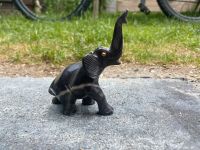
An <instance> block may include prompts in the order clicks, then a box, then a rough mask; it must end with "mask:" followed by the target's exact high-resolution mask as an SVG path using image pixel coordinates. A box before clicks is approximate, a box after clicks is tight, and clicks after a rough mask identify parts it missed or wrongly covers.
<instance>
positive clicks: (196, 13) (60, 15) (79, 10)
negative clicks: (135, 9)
mask: <svg viewBox="0 0 200 150" xmlns="http://www.w3.org/2000/svg"><path fill="white" fill-rule="evenodd" d="M13 1H14V2H15V4H16V6H17V8H18V9H19V10H20V11H21V12H22V14H23V15H25V16H26V17H27V18H29V19H32V20H38V19H44V20H45V19H47V20H65V19H71V18H72V17H73V16H81V15H82V14H83V13H84V12H85V11H86V10H87V9H88V8H89V6H90V4H91V3H92V0H59V2H58V1H56V0H13ZM157 3H158V5H159V7H160V8H161V10H162V11H163V13H164V14H165V15H166V16H168V17H173V18H176V19H179V20H183V21H191V22H200V0H157ZM138 6H139V8H140V10H141V11H142V12H144V13H145V14H149V13H150V10H149V9H148V7H147V6H146V0H140V3H139V5H138ZM70 8H72V9H70Z"/></svg>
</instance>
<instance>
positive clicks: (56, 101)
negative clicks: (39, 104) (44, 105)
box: [52, 97, 61, 104]
mask: <svg viewBox="0 0 200 150" xmlns="http://www.w3.org/2000/svg"><path fill="white" fill-rule="evenodd" d="M52 104H61V102H60V101H59V100H58V99H57V98H56V97H54V98H53V99H52Z"/></svg>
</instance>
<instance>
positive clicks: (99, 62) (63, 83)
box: [49, 11, 128, 116]
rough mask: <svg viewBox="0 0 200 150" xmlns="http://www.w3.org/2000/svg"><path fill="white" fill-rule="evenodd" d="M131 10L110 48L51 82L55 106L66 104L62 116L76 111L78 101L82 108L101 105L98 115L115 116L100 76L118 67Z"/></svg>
mask: <svg viewBox="0 0 200 150" xmlns="http://www.w3.org/2000/svg"><path fill="white" fill-rule="evenodd" d="M127 15H128V11H125V12H124V13H123V14H122V15H121V16H120V17H119V18H118V19H117V21H116V23H115V28H114V33H113V39H112V43H111V46H110V48H104V47H98V48H97V49H95V50H94V51H93V52H90V53H89V54H87V55H86V56H85V57H83V59H82V61H80V62H77V63H74V64H71V65H69V66H68V67H66V68H65V69H64V70H63V72H61V73H60V74H59V75H58V76H57V77H56V78H55V79H54V81H53V82H52V83H51V85H50V87H49V93H50V94H51V95H53V96H54V98H53V99H52V103H53V104H62V105H63V114H64V115H72V114H74V113H75V112H76V105H75V103H76V100H77V99H82V105H93V104H94V103H95V101H96V102H97V104H98V109H99V111H98V113H97V114H99V115H104V116H106V115H111V114H113V107H112V106H110V105H109V104H108V102H107V101H106V97H105V95H104V93H103V91H102V89H101V88H100V86H99V76H100V74H101V73H102V71H103V70H104V68H105V67H107V66H110V65H119V64H120V61H119V59H120V57H121V55H122V49H123V34H122V24H124V23H127V21H126V18H127Z"/></svg>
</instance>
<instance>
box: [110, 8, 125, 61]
mask: <svg viewBox="0 0 200 150" xmlns="http://www.w3.org/2000/svg"><path fill="white" fill-rule="evenodd" d="M127 15H128V11H125V12H124V13H123V14H122V15H121V16H120V17H119V18H118V19H117V21H116V23H115V28H114V33H113V39H112V44H111V46H110V52H111V53H112V57H113V58H115V59H119V58H120V57H121V55H122V49H123V33H122V24H123V23H126V17H127Z"/></svg>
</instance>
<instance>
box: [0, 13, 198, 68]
mask: <svg viewBox="0 0 200 150" xmlns="http://www.w3.org/2000/svg"><path fill="white" fill-rule="evenodd" d="M118 15H119V14H116V15H108V14H103V15H102V16H100V18H99V19H98V20H95V19H93V18H92V17H90V16H92V15H91V14H89V15H88V16H85V17H83V18H78V19H74V20H72V21H70V22H68V21H66V22H44V21H43V22H40V21H35V22H33V21H29V20H27V19H25V18H24V17H19V16H18V17H16V16H10V17H2V18H1V23H0V58H4V59H5V60H7V61H11V62H13V61H14V62H17V63H20V62H23V63H29V64H32V63H38V64H40V63H51V64H58V65H60V64H62V65H67V64H69V63H72V62H75V61H79V60H80V59H81V58H82V57H83V56H84V55H85V54H87V53H88V52H90V51H93V50H94V49H95V48H96V47H97V46H100V45H102V46H106V47H109V46H110V43H111V39H112V34H113V27H114V23H115V20H116V18H117V17H118ZM123 32H124V42H125V43H124V53H123V57H122V60H123V61H124V62H137V63H141V64H196V65H198V64H199V63H200V32H199V24H192V23H184V22H179V21H176V20H169V19H167V18H166V17H165V16H164V15H162V14H160V13H155V14H151V15H149V16H145V15H143V14H141V13H137V14H131V13H130V14H129V16H128V24H127V25H125V26H124V28H123Z"/></svg>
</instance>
